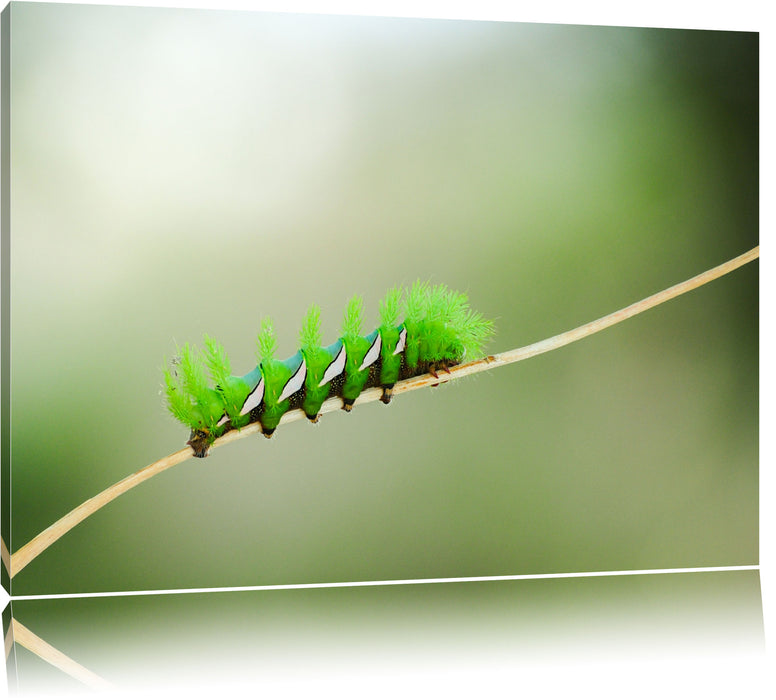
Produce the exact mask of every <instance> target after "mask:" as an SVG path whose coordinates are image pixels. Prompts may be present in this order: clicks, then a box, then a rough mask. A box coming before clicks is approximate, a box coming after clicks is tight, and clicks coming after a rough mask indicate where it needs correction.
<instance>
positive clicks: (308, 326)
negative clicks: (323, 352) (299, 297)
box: [299, 304, 322, 350]
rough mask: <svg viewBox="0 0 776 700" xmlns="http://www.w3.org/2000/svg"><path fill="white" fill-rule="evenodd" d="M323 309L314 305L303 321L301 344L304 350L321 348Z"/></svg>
mask: <svg viewBox="0 0 776 700" xmlns="http://www.w3.org/2000/svg"><path fill="white" fill-rule="evenodd" d="M321 338H322V336H321V309H320V307H319V306H318V305H317V304H312V305H311V306H310V308H309V309H308V310H307V314H306V315H305V317H304V320H303V321H302V330H301V331H299V343H300V345H301V346H302V349H304V350H317V349H319V348H320V346H321Z"/></svg>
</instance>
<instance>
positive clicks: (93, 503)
mask: <svg viewBox="0 0 776 700" xmlns="http://www.w3.org/2000/svg"><path fill="white" fill-rule="evenodd" d="M759 256H760V247H759V246H757V247H756V248H752V250H750V251H749V252H747V253H744V254H743V255H739V256H738V257H737V258H733V259H732V260H729V261H728V262H726V263H723V264H722V265H719V266H717V267H714V268H712V269H711V270H707V271H706V272H703V273H701V274H700V275H697V276H696V277H693V278H692V279H689V280H687V281H685V282H681V283H680V284H677V285H674V286H673V287H669V288H668V289H664V290H663V291H662V292H658V293H657V294H653V295H652V296H650V297H647V298H646V299H642V300H641V301H638V302H636V303H635V304H631V305H630V306H628V307H626V308H624V309H620V310H619V311H615V312H614V313H611V314H609V315H608V316H604V317H602V318H599V319H597V320H595V321H591V322H590V323H586V324H585V325H583V326H579V327H578V328H574V329H573V330H570V331H567V332H565V333H561V334H560V335H556V336H553V337H552V338H547V339H546V340H541V341H539V342H538V343H533V344H532V345H526V346H525V347H522V348H516V349H515V350H508V351H507V352H502V353H500V354H497V355H489V356H488V357H485V358H482V359H481V360H476V361H474V362H469V363H467V364H463V365H456V366H455V367H451V368H450V370H449V372H441V373H440V374H439V376H437V377H434V376H432V375H430V374H424V375H421V376H419V377H412V378H411V379H405V380H403V381H401V382H398V383H397V384H396V385H395V386H394V389H393V394H394V396H396V395H398V394H404V393H406V392H408V391H415V390H416V389H422V388H423V387H426V386H435V385H437V384H442V383H446V382H449V381H451V380H452V379H458V378H460V377H465V376H467V375H470V374H476V373H477V372H484V371H486V370H489V369H493V368H494V367H501V366H502V365H508V364H512V363H513V362H519V361H520V360H527V359H528V358H530V357H535V356H536V355H541V354H542V353H545V352H549V351H550V350H557V349H558V348H561V347H563V346H564V345H568V344H569V343H573V342H574V341H576V340H581V339H582V338H586V337H587V336H589V335H593V334H594V333H598V332H599V331H602V330H604V329H605V328H609V327H610V326H613V325H615V324H617V323H620V322H622V321H625V320H626V319H629V318H631V317H632V316H635V315H636V314H640V313H642V312H644V311H647V310H648V309H651V308H653V307H655V306H657V305H658V304H662V303H663V302H666V301H668V300H669V299H673V298H675V297H678V296H680V295H681V294H685V293H686V292H689V291H691V290H693V289H696V288H698V287H700V286H702V285H704V284H707V283H708V282H711V281H712V280H715V279H717V278H718V277H722V276H723V275H726V274H728V273H729V272H732V271H733V270H735V269H737V268H739V267H741V266H742V265H745V264H746V263H748V262H751V261H752V260H755V259H756V258H758V257H759ZM382 394H383V391H382V389H380V388H379V387H375V388H372V389H367V390H366V391H364V392H362V393H361V395H360V396H359V397H358V399H356V402H355V405H356V406H360V405H361V404H365V403H369V402H371V401H377V400H378V399H379V398H380V397H381V396H382ZM340 408H342V399H340V398H338V397H336V398H331V399H328V400H327V401H326V402H324V404H323V406H322V407H321V413H322V414H323V413H330V412H331V411H336V410H338V409H340ZM302 418H305V415H304V412H303V411H301V410H295V411H291V412H289V413H286V414H285V415H284V416H283V418H282V419H281V421H280V424H281V425H283V424H285V423H291V422H293V421H296V420H300V419H302ZM258 432H260V425H259V424H258V423H252V424H251V425H248V426H247V427H245V428H242V429H241V430H232V431H230V432H228V433H226V435H224V436H223V437H220V438H218V439H217V440H216V441H215V442H214V443H213V445H212V448H211V449H213V448H216V447H220V446H222V445H227V444H229V443H230V442H234V441H235V440H239V439H241V438H244V437H246V436H248V435H253V434H254V433H258ZM193 456H194V453H193V451H192V450H191V448H190V447H187V448H185V449H183V450H179V451H178V452H175V453H174V454H171V455H169V456H167V457H164V458H163V459H161V460H159V461H158V462H154V463H153V464H151V465H149V466H147V467H145V469H141V470H140V471H139V472H136V473H135V474H133V475H132V476H129V477H127V478H126V479H124V480H122V481H120V482H118V483H117V484H114V485H113V486H111V487H109V488H107V489H105V491H103V492H102V493H100V494H98V495H97V496H94V497H93V498H90V499H89V500H88V501H86V502H84V503H82V504H81V505H80V506H78V507H77V508H76V509H75V510H73V511H71V512H70V513H68V514H67V515H65V516H64V517H63V518H61V519H60V520H58V521H57V522H55V523H54V524H53V525H51V526H50V527H48V528H47V529H46V530H44V531H43V532H41V533H40V534H39V535H37V536H36V537H34V538H33V539H32V540H30V542H28V543H27V544H26V545H24V547H22V548H21V549H19V550H18V551H17V552H15V553H14V554H12V555H11V570H10V572H9V573H10V576H11V578H13V577H14V576H15V575H16V574H18V573H19V571H21V570H22V569H23V568H24V567H25V566H27V564H29V563H30V562H31V561H32V560H33V559H34V558H35V557H37V556H38V555H39V554H40V553H41V552H42V551H43V550H45V549H46V548H47V547H48V546H49V545H51V544H53V543H54V542H55V541H56V540H58V539H59V538H60V537H62V535H64V534H65V533H66V532H68V531H69V530H70V529H72V528H73V527H75V526H76V525H77V524H78V523H80V522H81V521H82V520H84V518H87V517H88V516H90V515H91V514H92V513H94V512H96V511H98V510H99V509H100V508H102V507H103V506H104V505H106V504H107V503H109V502H110V501H112V500H113V499H114V498H116V497H117V496H120V495H121V494H122V493H125V492H126V491H129V489H131V488H134V487H135V486H137V485H138V484H140V483H142V482H143V481H145V480H147V479H150V478H151V477H152V476H156V474H159V473H160V472H163V471H164V470H165V469H169V468H170V467H172V466H174V465H176V464H179V463H180V462H183V461H185V460H187V459H189V458H190V457H193Z"/></svg>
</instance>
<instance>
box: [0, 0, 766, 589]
mask: <svg viewBox="0 0 776 700" xmlns="http://www.w3.org/2000/svg"><path fill="white" fill-rule="evenodd" d="M11 9H12V43H11V59H12V60H11V99H12V103H11V177H12V180H11V212H12V214H11V218H12V239H11V250H12V256H13V257H12V278H11V294H12V298H11V311H12V329H11V331H12V333H11V339H10V341H11V350H12V382H13V384H12V387H13V389H12V390H13V395H12V406H11V408H12V429H13V435H12V456H13V463H12V469H13V471H12V493H11V497H12V507H13V511H12V535H11V546H10V548H11V551H16V550H17V549H19V547H21V546H22V545H23V544H25V543H26V542H27V541H29V540H30V539H31V538H32V537H33V536H34V535H36V534H37V533H38V532H40V531H41V530H43V529H44V528H45V527H47V526H48V525H50V524H51V523H52V522H54V521H55V520H56V519H58V518H59V517H61V516H62V515H64V514H65V513H66V512H68V511H69V510H71V509H72V508H73V507H75V506H76V505H78V504H79V503H81V502H82V501H84V500H85V499H87V498H89V497H91V496H93V495H95V494H96V493H97V492H99V491H100V490H102V489H103V488H105V487H107V486H109V485H110V484H112V483H114V482H116V481H118V480H119V479H121V478H123V477H125V476H127V475H128V474H130V473H132V472H134V471H136V470H138V469H140V468H142V467H143V466H145V465H147V464H149V463H151V462H153V461H155V460H156V459H158V458H159V457H161V456H163V455H165V454H168V453H170V452H172V451H174V450H177V449H178V448H179V447H181V446H182V445H183V443H184V442H185V440H186V439H187V431H186V430H185V428H183V427H182V426H180V425H178V424H176V423H175V422H174V421H173V419H172V418H170V417H169V416H168V415H167V414H166V410H165V408H164V405H163V399H162V396H161V393H160V391H161V381H162V374H161V370H162V367H163V364H164V359H165V357H168V358H169V357H170V356H172V355H174V353H175V351H176V345H177V344H181V343H183V342H186V341H193V342H200V341H201V338H202V336H203V334H205V333H207V334H210V335H214V336H215V337H217V338H218V339H219V340H221V341H222V342H223V343H224V345H225V346H226V348H227V350H228V351H229V353H230V356H231V358H232V362H233V367H234V370H235V372H237V373H240V374H242V373H244V372H246V371H248V369H250V368H251V367H252V366H253V365H254V364H255V357H254V348H255V336H256V331H257V330H258V327H259V322H260V320H261V318H262V317H264V316H266V315H269V316H271V317H272V319H273V320H274V322H275V327H276V330H277V331H278V335H279V345H280V348H281V354H282V353H283V349H284V348H285V349H286V350H287V354H288V355H290V354H292V353H293V352H294V351H295V350H296V345H297V333H298V327H299V323H300V322H301V319H302V316H303V314H304V311H305V310H306V308H307V306H308V305H309V304H310V303H311V302H316V303H318V304H320V305H321V307H322V309H323V324H324V337H325V338H327V339H330V340H331V341H333V340H334V339H335V338H336V337H337V335H338V330H339V324H340V321H341V315H342V311H343V310H344V307H345V303H346V301H347V299H348V297H349V296H350V295H351V294H353V293H354V292H359V293H361V294H362V295H363V296H364V299H365V308H366V309H367V311H368V312H369V311H371V314H372V315H371V319H370V323H375V324H376V322H377V313H376V312H377V304H378V301H379V299H380V298H381V296H382V295H383V293H384V292H385V290H386V289H387V288H388V287H390V286H392V285H394V284H396V283H411V282H412V281H414V280H415V279H417V278H422V279H430V280H432V281H434V282H444V283H446V284H448V285H450V286H451V287H454V288H458V289H462V290H464V291H467V292H468V293H469V296H470V299H471V302H472V305H473V306H474V307H475V308H476V309H478V310H480V311H481V312H483V313H484V314H485V315H487V316H489V317H491V318H494V319H495V322H496V326H497V329H498V334H497V336H496V339H495V340H494V342H493V344H492V346H491V347H490V348H489V349H490V350H491V351H502V350H507V349H510V348H513V347H517V346H520V345H524V344H528V343H531V342H534V341H536V340H540V339H542V338H545V337H547V336H550V335H554V334H556V333H559V332H562V331H564V330H567V329H569V328H572V327H574V326H577V325H580V324H582V323H585V322H587V321H589V320H592V319H593V318H596V317H599V316H602V315H604V314H606V313H609V312H610V311H613V310H615V309H618V308H620V307H623V306H625V305H627V304H629V303H631V302H633V301H636V300H638V299H640V298H642V297H644V296H647V295H649V294H651V293H653V292H656V291H658V290H660V289H663V288H664V287H667V286H669V285H671V284H674V283H676V282H679V281H681V280H683V279H686V278H688V277H690V276H692V275H694V274H697V273H699V272H701V271H703V270H705V269H707V268H709V267H712V266H714V265H716V264H719V263H720V262H723V261H724V260H726V259H728V258H730V257H733V256H735V255H738V254H739V253H742V252H744V251H745V250H748V249H749V248H751V247H753V246H754V245H756V244H757V242H758V179H757V178H758V140H757V130H758V92H757V90H758V37H757V35H756V34H748V33H735V32H719V31H715V32H709V31H691V30H664V29H628V28H611V27H610V28H607V27H574V26H560V25H557V26H551V25H529V24H512V23H497V22H469V21H454V20H419V19H387V18H364V17H360V18H356V17H326V16H311V15H308V16H304V15H280V14H261V13H239V12H218V11H192V10H186V11H183V10H162V9H140V8H120V7H88V6H73V5H70V6H66V5H53V4H52V5H48V4H22V5H14V6H12V8H11ZM757 322H758V265H757V264H756V263H755V264H750V265H748V266H747V267H746V268H744V269H741V270H739V271H737V272H735V273H733V274H732V275H730V276H728V277H726V278H723V279H721V280H718V281H716V282H714V283H713V284H711V285H709V286H707V287H704V288H702V289H699V290H697V291H695V292H693V293H692V294H690V295H687V296H685V297H682V298H680V299H678V300H675V301H673V302H671V303H669V304H667V305H664V306H661V307H659V308H658V309H655V310H652V311H650V312H648V313H647V314H645V315H643V316H639V317H638V318H636V319H633V320H631V321H628V322H626V323H624V324H622V325H619V326H617V327H615V328H613V329H610V330H608V331H606V332H605V333H602V334H600V335H598V336H594V337H592V338H589V339H586V340H584V341H582V342H580V343H577V344H574V345H572V346H569V347H567V348H564V349H561V350H559V351H556V352H553V353H550V354H547V355H543V356H541V357H538V358H535V359H532V360H530V361H527V362H524V363H520V364H518V365H514V366H511V367H506V368H501V369H497V370H494V371H492V372H488V373H485V374H484V375H479V376H478V377H476V378H472V379H469V380H463V381H461V382H458V383H456V384H454V385H451V386H446V387H442V388H440V389H435V390H430V391H421V392H414V393H413V394H409V395H407V396H403V397H399V398H398V399H397V400H396V401H395V402H394V403H393V404H391V405H390V406H389V407H387V408H386V407H384V406H382V405H377V404H371V405H369V406H365V407H362V409H361V410H357V411H354V412H353V413H352V414H350V415H345V414H329V415H326V416H324V417H323V418H322V420H321V422H320V424H319V425H316V426H310V425H304V424H301V423H296V424H293V425H290V426H287V427H285V428H284V429H282V430H279V431H278V433H277V435H276V436H275V437H274V438H273V439H272V440H271V441H267V440H264V439H263V438H251V439H245V440H241V441H239V442H237V443H235V444H233V445H230V446H228V447H225V448H223V449H219V450H217V451H215V452H214V453H213V454H212V456H211V457H209V458H208V459H206V460H191V461H189V462H186V463H185V464H183V465H181V466H178V467H175V468H174V469H172V470H170V471H168V472H165V473H164V474H162V475H160V476H158V477H156V478H154V479H153V480H151V481H149V482H147V483H145V484H144V485H142V486H140V487H139V488H136V489H134V490H133V491H131V492H130V493H128V494H126V495H124V496H122V497H121V498H119V499H118V500H117V501H115V502H113V503H112V504H110V505H109V506H108V507H106V508H104V509H103V510H101V511H100V512H99V513H97V514H96V515H94V516H92V517H91V518H89V519H88V520H87V521H85V522H83V523H82V524H81V525H79V526H78V527H77V528H76V529H74V530H73V531H71V532H70V533H68V534H67V535H66V536H65V537H63V538H62V539H61V540H59V541H58V542H57V543H56V544H54V545H53V546H52V547H51V548H49V549H48V550H47V551H46V552H45V553H43V554H42V555H41V556H40V557H39V558H37V559H36V560H35V561H33V562H32V563H31V564H30V565H28V566H27V567H26V568H25V569H24V570H23V571H22V572H21V573H20V574H19V575H18V576H17V577H16V578H14V580H13V588H12V592H13V593H14V595H25V594H39V593H71V592H86V591H102V590H139V589H142V590H145V589H169V588H186V587H212V586H239V585H253V584H272V583H309V582H319V581H358V580H383V579H416V578H433V577H450V576H483V575H500V574H522V573H545V572H567V571H600V570H621V569H645V568H671V567H693V566H725V565H746V564H755V563H757V560H758V530H757V523H758V491H757V484H758V408H757V406H758V325H757Z"/></svg>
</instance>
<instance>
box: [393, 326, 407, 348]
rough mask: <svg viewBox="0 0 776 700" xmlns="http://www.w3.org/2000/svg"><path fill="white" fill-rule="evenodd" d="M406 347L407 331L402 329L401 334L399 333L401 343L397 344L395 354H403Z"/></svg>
mask: <svg viewBox="0 0 776 700" xmlns="http://www.w3.org/2000/svg"><path fill="white" fill-rule="evenodd" d="M406 346H407V329H406V328H402V329H401V332H400V333H399V341H398V342H397V343H396V349H395V350H394V351H393V354H394V355H398V354H399V353H400V352H403V351H404V348H405V347H406Z"/></svg>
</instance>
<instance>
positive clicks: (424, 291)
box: [164, 282, 493, 457]
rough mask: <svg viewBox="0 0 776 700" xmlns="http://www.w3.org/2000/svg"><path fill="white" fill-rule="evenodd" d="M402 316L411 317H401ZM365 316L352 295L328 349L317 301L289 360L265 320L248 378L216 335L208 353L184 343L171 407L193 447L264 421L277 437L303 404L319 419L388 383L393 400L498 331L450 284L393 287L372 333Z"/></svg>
mask: <svg viewBox="0 0 776 700" xmlns="http://www.w3.org/2000/svg"><path fill="white" fill-rule="evenodd" d="M401 312H403V316H404V320H403V321H402V322H401V323H398V320H399V316H400V315H401ZM362 313H363V301H362V300H361V298H360V297H359V296H357V295H356V296H353V297H352V298H351V299H350V301H349V303H348V306H347V308H346V310H345V314H344V320H343V324H342V335H341V336H340V338H339V339H338V340H337V341H336V342H334V343H332V344H331V345H329V346H326V347H324V346H322V345H321V332H320V309H319V308H318V306H316V305H314V304H313V305H312V306H311V307H310V309H309V310H308V312H307V315H306V316H305V319H304V321H303V323H302V329H301V332H300V334H299V341H300V345H301V348H300V349H299V350H298V351H297V352H296V354H294V355H292V356H291V357H289V358H288V359H286V360H278V359H277V358H276V351H277V343H276V340H275V334H274V331H273V328H272V322H271V321H270V320H269V319H264V320H263V321H262V323H261V327H260V330H259V334H258V338H257V358H258V365H257V366H256V367H255V368H254V369H252V370H251V371H250V372H248V374H245V375H243V376H241V377H238V376H234V375H232V374H231V369H230V363H229V358H228V357H227V355H226V352H225V350H224V348H223V346H221V345H220V344H219V343H218V342H217V341H215V340H214V339H212V338H210V337H208V336H205V351H204V355H203V354H201V353H199V352H198V351H197V350H195V349H194V348H192V347H191V346H189V345H188V344H187V345H185V346H184V347H183V349H182V351H181V353H180V356H179V357H178V358H177V359H176V361H175V362H174V364H173V365H172V366H171V367H169V368H167V369H165V373H164V379H165V387H166V395H167V406H168V408H169V410H170V412H171V413H172V415H173V416H174V417H175V418H176V419H177V420H179V421H180V422H181V423H183V424H184V425H186V426H188V427H189V428H190V429H191V436H190V439H189V441H188V443H187V444H189V445H191V447H192V449H193V450H194V454H195V456H197V457H206V456H207V452H208V449H209V448H210V445H211V444H212V443H213V441H214V440H215V439H216V438H217V437H220V436H221V435H223V434H224V433H226V432H228V431H229V430H239V429H240V428H242V427H244V426H246V425H248V424H249V423H255V422H258V423H260V426H261V431H262V433H263V434H264V435H265V436H266V437H270V436H271V435H272V433H273V432H274V431H275V429H276V428H277V426H278V423H279V422H280V419H281V418H282V416H283V414H284V413H286V412H287V411H290V410H292V409H296V408H301V409H302V410H303V411H304V413H305V415H306V416H307V418H308V419H309V420H311V421H313V422H316V421H317V420H318V415H319V411H320V409H321V405H322V404H323V402H324V401H325V400H326V399H327V398H329V397H331V396H339V397H340V398H342V408H343V409H345V410H346V411H350V410H351V408H352V407H353V403H354V402H355V400H356V399H357V398H358V396H359V394H360V393H361V392H362V391H363V390H364V389H366V388H369V387H376V386H379V387H382V389H383V395H382V398H381V400H382V401H383V403H386V404H387V403H389V402H390V400H391V394H392V391H393V387H394V385H395V384H396V382H397V381H398V380H400V379H407V378H409V377H415V376H418V375H421V374H426V373H427V372H431V373H433V374H436V372H437V371H444V370H446V369H447V368H449V367H452V366H453V365H456V364H459V363H460V362H462V361H463V359H464V358H475V357H477V356H479V355H480V354H481V352H482V347H483V345H484V344H485V342H487V340H488V339H489V338H490V336H491V335H492V334H493V323H492V322H491V321H489V320H486V319H485V318H483V317H482V315H481V314H479V313H477V312H475V311H472V310H471V309H470V308H469V303H468V299H467V297H466V295H465V294H462V293H460V292H455V291H453V290H450V289H448V288H447V287H446V286H445V285H442V284H439V285H433V286H432V285H430V284H428V283H425V282H416V283H415V284H414V285H412V287H411V288H410V289H409V290H406V291H405V290H404V289H403V288H402V287H394V288H393V289H391V290H390V291H388V293H387V294H386V295H385V297H384V298H383V300H382V301H381V302H380V322H381V323H380V326H379V327H378V328H377V329H376V330H374V331H372V332H371V333H370V334H369V335H366V336H362V335H361V326H362ZM208 375H209V378H210V380H211V382H208ZM211 383H212V384H211Z"/></svg>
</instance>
